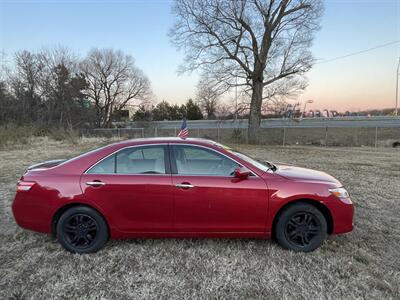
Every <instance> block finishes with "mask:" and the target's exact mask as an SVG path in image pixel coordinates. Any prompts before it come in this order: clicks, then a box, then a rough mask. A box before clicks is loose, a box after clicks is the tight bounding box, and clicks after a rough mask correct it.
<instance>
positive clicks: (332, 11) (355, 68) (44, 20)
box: [0, 0, 400, 111]
mask: <svg viewBox="0 0 400 300" xmlns="http://www.w3.org/2000/svg"><path fill="white" fill-rule="evenodd" d="M172 3H173V2H172V1H168V0H149V1H145V0H115V1H111V0H108V1H102V0H97V1H91V0H84V1H77V0H69V1H67V0H59V1H58V0H31V1H27V0H25V1H22V0H14V1H11V0H0V50H1V51H2V52H4V53H6V56H5V58H4V57H3V59H4V61H6V62H7V61H10V60H11V59H12V54H13V53H14V52H15V51H18V50H21V49H27V50H33V51H35V50H39V49H41V48H43V47H53V46H57V45H62V46H67V47H69V48H71V49H72V50H74V51H75V52H76V53H78V54H80V55H81V56H84V55H85V54H86V53H87V51H89V50H90V49H91V48H93V47H97V48H114V49H120V50H122V51H124V52H125V53H128V54H131V55H132V56H133V57H134V58H135V62H136V65H137V66H138V67H139V68H141V69H142V70H143V71H144V73H145V74H146V75H147V76H148V77H149V79H150V81H151V84H152V90H153V93H154V95H155V100H156V101H157V102H159V101H162V100H167V101H169V102H171V103H183V102H184V101H186V99H188V98H190V97H194V96H195V87H196V84H197V81H198V74H197V73H196V72H194V73H192V74H184V75H178V73H177V69H178V66H179V65H180V64H181V63H182V62H183V58H184V54H183V52H180V51H178V50H177V49H176V48H175V47H174V46H173V45H172V44H171V43H170V41H169V38H168V36H167V33H168V31H169V29H170V28H171V26H172V24H173V22H174V16H173V14H172V12H171V5H172ZM324 4H325V10H324V15H323V17H322V20H321V26H322V27H321V30H320V31H318V33H317V34H316V37H315V40H314V45H313V47H312V52H313V55H314V56H315V58H317V59H320V60H327V59H332V58H335V57H339V56H342V55H347V54H349V53H353V52H357V51H361V50H365V49H369V48H372V47H374V46H377V45H382V44H386V43H389V42H392V41H397V40H398V41H400V0H375V1H371V0H363V1H361V0H326V1H324ZM399 58H400V43H397V44H392V45H390V46H387V47H382V48H379V49H376V50H373V51H369V52H366V53H362V54H359V55H354V56H350V57H347V58H344V59H338V60H334V61H331V62H326V63H320V64H316V65H315V66H314V67H313V68H312V70H311V71H309V72H308V73H307V77H308V79H309V86H308V87H307V89H306V90H305V91H304V92H303V93H302V94H301V95H299V96H298V98H297V99H295V100H293V101H300V102H302V103H304V102H305V101H306V100H309V99H311V100H313V103H312V104H308V107H309V108H312V109H323V108H327V109H336V110H339V111H345V110H355V111H357V110H363V109H371V108H388V107H394V103H395V87H396V68H397V63H398V60H399Z"/></svg>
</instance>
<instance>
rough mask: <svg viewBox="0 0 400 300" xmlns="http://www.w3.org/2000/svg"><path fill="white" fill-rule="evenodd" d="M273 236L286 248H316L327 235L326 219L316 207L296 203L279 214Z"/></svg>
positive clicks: (301, 249) (303, 250)
mask: <svg viewBox="0 0 400 300" xmlns="http://www.w3.org/2000/svg"><path fill="white" fill-rule="evenodd" d="M275 236H276V239H277V241H278V243H279V244H280V245H281V246H282V247H284V248H286V249H289V250H293V251H299V252H310V251H313V250H315V249H316V248H318V247H319V246H320V245H321V244H322V242H323V241H324V240H325V238H326V236H327V224H326V219H325V217H324V215H323V214H322V213H321V212H320V211H319V210H318V209H317V208H316V207H314V206H312V205H310V204H307V203H296V204H293V205H291V206H289V207H287V208H286V209H285V210H284V211H283V212H282V213H281V214H280V216H279V219H278V221H277V223H276V226H275Z"/></svg>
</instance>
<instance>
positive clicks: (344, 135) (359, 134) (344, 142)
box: [81, 126, 400, 147]
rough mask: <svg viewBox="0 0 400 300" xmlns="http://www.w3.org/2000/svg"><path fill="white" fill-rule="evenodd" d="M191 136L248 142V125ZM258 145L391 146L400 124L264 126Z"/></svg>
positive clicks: (107, 133) (194, 131)
mask: <svg viewBox="0 0 400 300" xmlns="http://www.w3.org/2000/svg"><path fill="white" fill-rule="evenodd" d="M179 129H180V128H178V127H174V128H159V127H153V126H149V127H140V128H112V129H87V130H83V131H82V132H81V134H82V135H83V136H86V137H107V138H120V139H133V138H147V137H174V136H177V134H178V132H179ZM189 137H195V138H206V139H211V140H214V141H218V142H221V143H229V144H247V143H248V140H247V128H219V127H218V128H200V127H199V126H197V128H190V127H189ZM258 137H259V139H258V144H261V145H282V146H286V145H314V146H348V147H362V146H369V147H390V146H393V145H395V143H396V142H400V128H399V127H393V128H391V127H378V126H376V127H321V128H297V127H282V128H260V130H259V133H258Z"/></svg>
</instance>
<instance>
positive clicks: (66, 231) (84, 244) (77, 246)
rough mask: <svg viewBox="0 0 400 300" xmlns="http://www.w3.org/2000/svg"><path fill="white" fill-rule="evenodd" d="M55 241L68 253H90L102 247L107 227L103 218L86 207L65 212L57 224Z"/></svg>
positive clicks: (105, 240)
mask: <svg viewBox="0 0 400 300" xmlns="http://www.w3.org/2000/svg"><path fill="white" fill-rule="evenodd" d="M56 233H57V240H58V241H59V242H60V244H61V245H62V246H63V247H64V248H65V249H66V250H67V251H69V252H72V253H80V254H83V253H92V252H96V251H98V250H100V249H101V248H103V247H104V245H105V244H106V242H107V240H108V226H107V223H106V221H105V220H104V218H103V217H102V216H101V215H100V214H99V213H98V212H97V211H96V210H94V209H92V208H90V207H87V206H74V207H72V208H70V209H68V210H66V211H65V212H64V213H63V214H62V215H61V217H60V218H59V220H58V222H57V227H56Z"/></svg>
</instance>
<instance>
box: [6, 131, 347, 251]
mask: <svg viewBox="0 0 400 300" xmlns="http://www.w3.org/2000/svg"><path fill="white" fill-rule="evenodd" d="M12 210H13V214H14V217H15V220H16V222H17V224H18V225H19V226H21V227H24V228H27V229H31V230H34V231H38V232H43V233H48V234H53V235H54V236H55V237H56V238H57V240H58V241H59V242H60V243H61V245H62V246H63V247H64V248H65V249H66V250H68V251H71V252H75V253H89V252H95V251H97V250H99V249H101V248H102V247H103V246H104V245H105V243H106V242H107V240H108V239H110V238H111V239H122V238H166V237H170V238H197V237H203V238H217V237H224V238H271V237H272V238H274V239H275V240H276V241H277V242H278V243H279V244H280V245H281V246H283V247H284V248H286V249H290V250H294V251H303V252H309V251H312V250H314V249H316V248H317V247H319V246H320V245H321V243H322V242H323V241H324V240H325V239H326V237H327V235H330V234H339V233H346V232H349V231H351V230H352V229H353V204H352V201H351V200H350V196H349V194H348V192H347V191H346V189H345V188H344V187H343V186H342V184H341V183H340V182H339V181H338V180H336V179H335V178H333V177H332V176H330V175H328V174H326V173H323V172H319V171H314V170H310V169H306V168H300V167H294V166H289V165H282V164H275V163H272V162H261V161H257V160H255V159H254V158H251V157H249V156H247V155H245V154H243V153H240V152H238V151H235V150H233V149H230V148H228V147H226V146H223V145H221V144H218V143H216V142H213V141H210V140H203V139H191V138H188V139H181V138H152V139H135V140H128V141H123V142H118V143H114V144H111V145H108V146H105V147H102V148H99V149H96V150H94V151H90V152H88V153H85V154H82V155H80V156H77V157H75V158H72V159H69V160H53V161H47V162H43V163H39V164H36V165H33V166H31V167H29V168H28V169H27V170H26V172H25V174H23V176H22V177H21V178H20V180H19V182H18V185H17V192H16V196H15V199H14V202H13V204H12Z"/></svg>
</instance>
